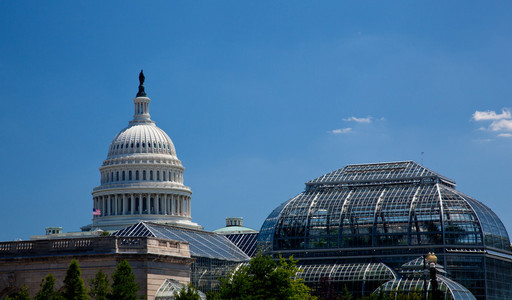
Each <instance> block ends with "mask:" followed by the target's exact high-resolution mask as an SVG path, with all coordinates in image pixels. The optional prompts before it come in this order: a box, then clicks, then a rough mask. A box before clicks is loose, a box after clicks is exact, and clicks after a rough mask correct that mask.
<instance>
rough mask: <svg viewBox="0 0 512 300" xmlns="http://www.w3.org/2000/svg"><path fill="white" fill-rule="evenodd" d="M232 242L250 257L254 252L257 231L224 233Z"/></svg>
mask: <svg viewBox="0 0 512 300" xmlns="http://www.w3.org/2000/svg"><path fill="white" fill-rule="evenodd" d="M225 236H226V237H227V238H228V239H229V240H230V241H231V242H232V243H233V244H235V245H236V246H237V247H238V248H240V250H242V251H243V252H244V253H245V254H247V255H248V256H250V257H253V256H254V254H255V253H256V243H257V241H258V233H257V232H255V233H239V234H226V235H225Z"/></svg>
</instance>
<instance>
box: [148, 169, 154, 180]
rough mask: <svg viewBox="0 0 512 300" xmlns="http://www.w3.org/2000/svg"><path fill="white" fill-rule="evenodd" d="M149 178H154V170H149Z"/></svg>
mask: <svg viewBox="0 0 512 300" xmlns="http://www.w3.org/2000/svg"><path fill="white" fill-rule="evenodd" d="M149 180H153V171H149Z"/></svg>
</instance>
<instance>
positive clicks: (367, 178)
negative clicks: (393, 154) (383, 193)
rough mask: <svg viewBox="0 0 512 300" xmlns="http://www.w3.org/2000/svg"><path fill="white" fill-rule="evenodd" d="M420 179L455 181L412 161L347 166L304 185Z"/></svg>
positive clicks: (450, 184)
mask: <svg viewBox="0 0 512 300" xmlns="http://www.w3.org/2000/svg"><path fill="white" fill-rule="evenodd" d="M421 179H433V180H438V181H440V182H442V183H444V184H446V185H449V186H452V187H453V186H455V181H453V180H451V179H448V178H447V177H444V176H442V175H439V174H437V173H436V172H433V171H431V170H429V169H427V168H425V167H423V166H421V165H419V164H417V163H415V162H413V161H400V162H386V163H373V164H358V165H347V166H345V167H343V168H341V169H338V170H335V171H332V172H330V173H327V174H325V175H322V176H320V177H318V178H315V179H312V180H310V181H308V182H307V183H306V185H307V186H314V185H319V184H337V185H339V184H345V185H360V184H371V183H378V184H390V183H397V182H399V183H402V182H404V181H414V180H421Z"/></svg>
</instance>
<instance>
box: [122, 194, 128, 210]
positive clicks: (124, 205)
mask: <svg viewBox="0 0 512 300" xmlns="http://www.w3.org/2000/svg"><path fill="white" fill-rule="evenodd" d="M126 202H127V201H126V194H123V215H126V212H127V209H128V205H127V203H126Z"/></svg>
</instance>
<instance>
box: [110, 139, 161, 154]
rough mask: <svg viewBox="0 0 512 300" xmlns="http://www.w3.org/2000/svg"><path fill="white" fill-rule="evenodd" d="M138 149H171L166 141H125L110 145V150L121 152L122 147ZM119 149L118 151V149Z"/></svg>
mask: <svg viewBox="0 0 512 300" xmlns="http://www.w3.org/2000/svg"><path fill="white" fill-rule="evenodd" d="M133 148H135V149H139V148H143V149H145V148H147V150H148V151H149V150H150V149H154V151H159V152H169V151H170V150H171V146H170V145H169V144H166V143H156V142H147V143H146V142H145V141H143V142H127V143H126V144H125V143H122V144H114V145H112V146H111V147H110V152H122V151H123V149H133ZM119 150H120V151H119Z"/></svg>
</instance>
